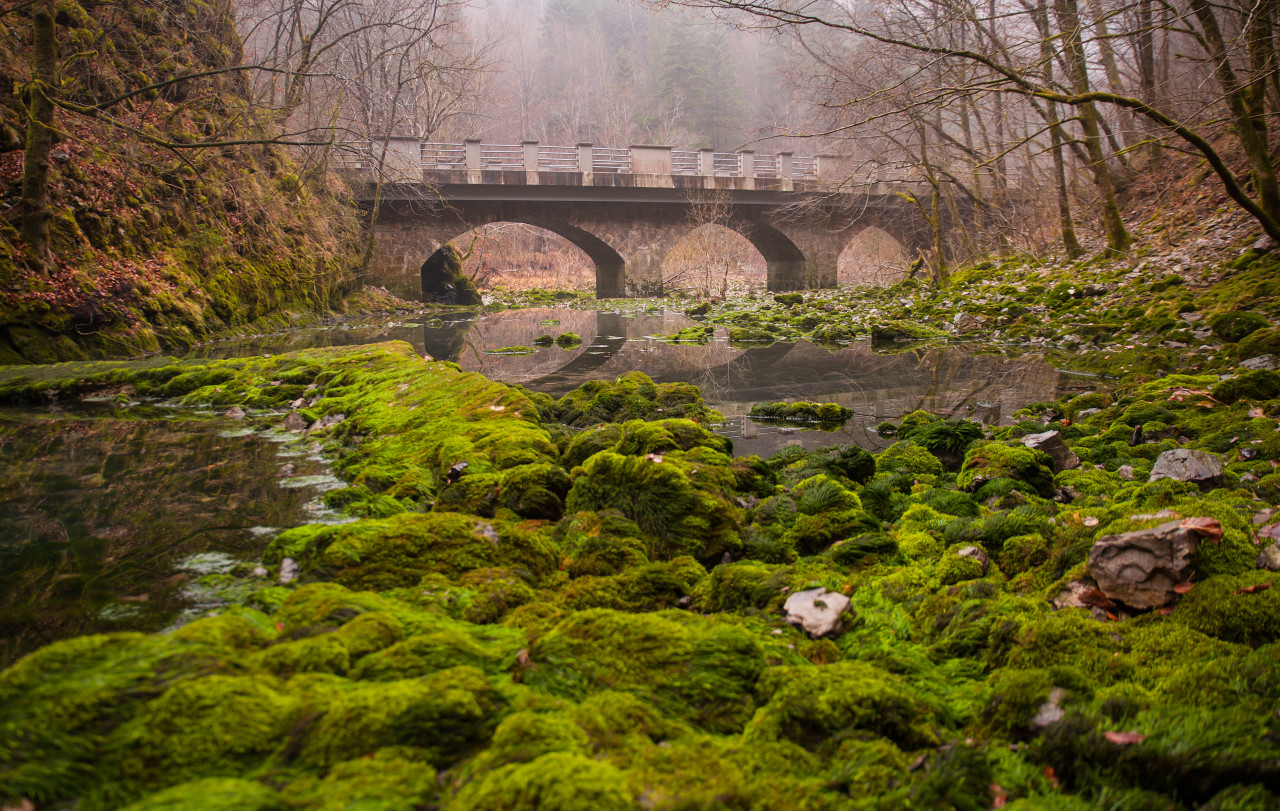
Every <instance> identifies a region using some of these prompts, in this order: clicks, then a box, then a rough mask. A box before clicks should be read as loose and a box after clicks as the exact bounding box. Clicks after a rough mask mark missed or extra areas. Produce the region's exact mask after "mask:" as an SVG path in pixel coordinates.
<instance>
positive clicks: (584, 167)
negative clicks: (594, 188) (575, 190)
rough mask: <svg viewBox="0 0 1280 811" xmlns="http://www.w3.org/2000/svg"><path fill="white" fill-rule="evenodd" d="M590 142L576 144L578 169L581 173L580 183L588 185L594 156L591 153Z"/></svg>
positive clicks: (590, 179)
mask: <svg viewBox="0 0 1280 811" xmlns="http://www.w3.org/2000/svg"><path fill="white" fill-rule="evenodd" d="M591 147H592V144H578V171H579V172H581V173H582V185H584V186H590V185H591V183H592V178H593V176H594V170H593V168H592V162H593V161H594V160H595V157H594V156H593V155H592V154H591V152H592V150H591Z"/></svg>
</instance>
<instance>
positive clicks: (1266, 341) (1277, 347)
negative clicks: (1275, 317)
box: [1236, 329, 1280, 360]
mask: <svg viewBox="0 0 1280 811" xmlns="http://www.w3.org/2000/svg"><path fill="white" fill-rule="evenodd" d="M1236 354H1237V356H1238V357H1240V358H1241V359H1245V360H1247V359H1249V358H1256V357H1259V356H1260V355H1276V354H1280V329H1260V330H1257V331H1255V332H1251V333H1249V335H1248V337H1246V338H1244V339H1242V340H1241V341H1240V343H1239V345H1238V346H1236Z"/></svg>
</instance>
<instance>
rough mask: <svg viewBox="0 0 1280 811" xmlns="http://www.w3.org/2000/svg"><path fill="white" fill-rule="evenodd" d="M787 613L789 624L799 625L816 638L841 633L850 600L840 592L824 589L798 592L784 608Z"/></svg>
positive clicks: (789, 598) (788, 599) (788, 600)
mask: <svg viewBox="0 0 1280 811" xmlns="http://www.w3.org/2000/svg"><path fill="white" fill-rule="evenodd" d="M782 608H783V610H784V611H786V612H787V622H789V623H791V624H792V625H799V626H800V627H801V628H803V629H805V630H806V631H808V632H809V634H810V635H811V636H813V637H814V638H817V637H820V636H826V635H827V634H829V633H832V632H835V631H839V630H840V628H841V625H842V622H841V619H842V617H843V615H844V612H846V611H848V610H849V598H848V597H846V596H844V595H843V594H841V593H840V592H838V591H827V590H826V589H824V588H822V587H818V588H816V589H806V590H805V591H797V592H796V593H795V594H792V595H791V596H790V597H788V598H787V602H786V603H785V604H784V605H783V606H782Z"/></svg>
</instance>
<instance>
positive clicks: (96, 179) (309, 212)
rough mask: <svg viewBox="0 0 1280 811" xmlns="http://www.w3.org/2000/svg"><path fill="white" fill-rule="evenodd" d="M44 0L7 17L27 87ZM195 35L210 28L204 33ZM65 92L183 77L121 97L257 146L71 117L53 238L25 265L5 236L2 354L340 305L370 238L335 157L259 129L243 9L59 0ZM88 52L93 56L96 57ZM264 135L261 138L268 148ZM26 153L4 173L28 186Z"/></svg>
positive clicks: (168, 342)
mask: <svg viewBox="0 0 1280 811" xmlns="http://www.w3.org/2000/svg"><path fill="white" fill-rule="evenodd" d="M31 13H32V8H31V7H24V8H20V9H16V11H15V13H14V14H11V15H8V16H7V17H6V19H5V22H4V25H5V29H4V31H5V35H4V36H3V37H2V38H0V39H2V40H3V44H0V61H2V62H3V64H5V65H6V66H7V67H8V68H9V69H10V71H11V73H12V74H13V75H11V76H10V78H11V79H12V82H13V84H14V85H15V86H18V85H22V84H24V83H25V82H27V81H29V79H30V77H29V76H28V75H26V74H27V72H28V71H29V70H30V65H31V54H30V49H31V41H32V34H31ZM192 32H200V33H199V34H198V35H193V34H192ZM55 35H56V37H57V39H58V44H59V52H60V53H61V54H62V56H63V60H62V61H61V63H60V83H59V88H58V89H59V93H60V95H61V96H62V98H63V99H64V100H66V101H68V102H70V103H72V104H82V105H91V104H95V103H98V102H101V101H102V100H103V99H104V98H111V97H117V96H124V95H126V94H128V93H130V92H131V91H134V90H137V89H139V88H144V87H147V86H149V85H152V84H159V83H162V82H164V81H166V80H168V79H170V78H174V77H178V76H183V75H192V74H195V75H198V76H199V77H200V78H196V79H189V80H185V81H180V82H177V83H174V84H171V85H167V86H163V85H162V86H161V88H160V89H159V90H158V91H153V92H147V93H142V94H140V95H138V96H137V97H136V98H134V99H132V100H128V101H125V102H123V103H122V104H119V105H117V106H115V107H113V108H111V109H110V111H109V113H110V118H111V119H112V120H116V121H123V122H127V123H128V124H129V125H131V126H134V127H136V128H139V129H141V130H144V131H148V132H150V133H151V134H152V135H153V136H154V137H157V138H159V139H161V140H173V141H177V142H187V143H190V142H195V141H200V140H208V139H209V138H210V136H211V135H212V136H213V140H217V141H233V142H245V143H243V144H241V145H229V146H225V147H220V148H217V149H208V150H199V149H184V150H181V151H182V152H183V153H184V154H183V155H182V156H177V155H176V154H175V153H174V152H173V151H170V150H164V149H162V148H160V147H156V146H150V145H147V144H146V143H144V142H143V141H142V140H141V139H139V138H137V137H136V136H135V135H133V134H132V133H130V132H128V131H126V130H125V129H123V128H116V127H113V126H111V124H109V123H107V119H106V117H98V118H96V119H90V118H88V117H82V116H74V115H71V114H70V113H67V112H61V113H60V120H59V121H58V123H57V127H58V130H59V133H60V135H59V137H58V139H57V140H58V141H59V143H58V145H57V149H58V150H59V152H58V154H59V155H65V157H66V159H65V160H58V161H55V162H54V163H53V166H52V169H51V179H50V197H51V204H52V213H53V219H52V221H51V232H50V238H51V248H52V251H53V254H54V259H55V261H53V262H52V263H49V265H48V267H47V268H46V269H45V271H44V272H39V271H37V270H36V269H34V268H32V267H30V266H28V264H27V263H26V262H25V260H24V259H23V245H22V243H21V239H20V237H19V236H18V233H17V231H16V230H15V229H13V228H11V227H7V226H6V228H5V229H4V230H3V233H2V236H3V239H0V290H2V292H0V362H5V363H32V362H35V363H49V362H53V361H58V360H70V359H78V358H88V357H112V356H124V355H130V354H139V353H142V352H154V351H157V350H159V349H161V348H163V347H166V346H185V345H189V344H191V343H194V342H196V341H199V340H203V339H206V338H208V337H210V336H211V335H215V334H219V333H224V332H226V331H228V330H235V329H244V328H246V327H247V326H248V325H251V324H252V325H258V326H262V325H265V324H270V325H276V326H279V325H284V324H288V323H297V322H298V321H301V320H305V319H307V318H312V319H314V318H315V317H316V316H317V314H319V313H323V312H326V311H330V310H334V309H340V308H341V306H342V301H341V298H342V294H343V293H344V292H346V290H347V289H348V288H349V286H350V284H351V275H350V274H351V270H352V269H353V268H354V267H355V266H356V264H357V263H358V260H359V251H360V248H361V239H360V233H359V232H360V224H359V221H358V216H357V214H356V212H355V211H354V209H352V208H351V207H350V206H349V205H347V202H346V199H345V198H346V196H347V194H346V191H345V189H344V188H343V187H342V185H341V183H340V182H338V181H337V180H336V179H335V178H334V177H333V176H332V175H330V174H329V173H328V170H327V169H326V168H325V166H324V165H323V164H321V165H319V166H317V165H314V164H313V165H311V166H310V167H309V168H307V167H303V166H301V165H299V164H297V163H296V161H295V157H296V156H294V155H292V154H290V152H289V151H288V150H287V149H286V148H284V147H280V146H272V145H270V144H269V143H267V142H269V141H270V140H271V139H272V132H271V131H270V127H269V126H267V125H265V124H262V123H259V122H258V120H257V118H256V114H255V111H254V110H253V107H252V102H251V99H250V93H249V86H248V83H247V82H246V81H245V80H244V74H243V73H238V72H227V71H225V70H224V69H225V68H228V67H233V66H234V65H235V64H236V63H237V62H238V60H239V59H240V51H241V46H240V41H239V37H238V35H237V34H236V31H235V21H234V19H233V17H232V10H231V7H230V6H217V5H207V4H202V3H178V4H169V5H166V6H164V7H163V8H144V7H140V6H139V7H130V8H127V9H115V8H110V7H105V6H101V5H97V4H92V3H85V4H83V5H81V4H77V3H76V2H73V1H72V0H68V1H67V2H59V3H58V4H57V13H56V17H55ZM90 56H91V58H90ZM0 104H2V105H3V106H4V110H5V116H3V117H4V118H5V119H6V120H7V121H9V122H12V123H11V124H7V125H6V126H5V128H4V129H5V132H6V133H12V134H13V136H14V138H15V140H17V141H18V142H20V141H21V138H22V134H23V133H22V130H23V129H24V128H25V124H23V123H21V122H24V121H25V113H24V112H21V111H20V105H22V104H24V102H23V100H22V99H21V98H20V97H19V96H18V95H14V94H6V97H5V99H4V100H3V101H0ZM255 142H260V143H255ZM20 167H21V161H20V160H14V161H5V162H4V163H3V165H2V168H0V182H4V183H6V184H10V183H12V184H14V186H15V187H16V184H17V181H18V179H19V172H20Z"/></svg>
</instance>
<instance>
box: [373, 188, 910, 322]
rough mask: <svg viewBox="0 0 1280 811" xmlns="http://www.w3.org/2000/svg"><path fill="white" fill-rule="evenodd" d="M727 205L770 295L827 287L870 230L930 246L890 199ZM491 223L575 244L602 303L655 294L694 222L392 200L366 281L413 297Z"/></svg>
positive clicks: (545, 205)
mask: <svg viewBox="0 0 1280 811" xmlns="http://www.w3.org/2000/svg"><path fill="white" fill-rule="evenodd" d="M446 200H447V198H446ZM726 209H727V211H728V214H727V216H726V217H725V218H723V220H722V221H721V222H720V224H722V225H724V226H725V227H727V228H730V229H732V230H734V231H737V232H738V233H740V234H742V235H743V236H744V237H746V238H747V239H748V240H749V241H750V242H751V243H752V244H753V245H754V246H755V247H756V249H757V250H759V251H760V253H761V255H763V257H764V259H765V263H766V267H767V273H768V278H767V286H768V289H769V290H773V291H786V290H801V289H809V288H821V287H834V286H835V284H836V265H837V263H838V261H839V258H840V254H841V252H842V251H843V250H844V248H845V246H847V245H848V243H849V241H850V240H852V239H853V237H855V236H856V235H857V234H859V233H860V232H861V231H862V230H863V229H864V228H866V227H868V226H876V227H878V228H880V229H882V230H884V231H885V232H887V233H889V234H890V235H891V236H893V237H894V238H895V239H897V240H898V241H899V242H900V243H901V244H902V245H903V246H904V248H906V249H907V251H908V252H910V253H918V252H920V251H923V250H926V249H927V248H928V245H929V232H928V226H927V223H926V222H925V221H924V219H923V217H921V216H920V214H919V212H918V211H917V210H916V209H915V208H914V206H911V205H910V204H908V203H905V202H904V201H902V200H901V199H900V198H897V197H892V196H886V197H883V198H879V199H873V198H866V199H864V200H862V201H861V204H860V205H847V204H846V205H840V206H835V205H821V204H816V205H805V206H795V205H792V206H767V205H759V204H744V203H733V204H729V205H728V206H726ZM495 222H516V223H526V224H529V225H533V226H537V227H539V228H545V229H546V230H548V231H551V232H553V233H555V234H558V235H560V236H562V237H564V238H565V239H567V240H569V241H570V242H571V243H573V244H574V245H576V246H578V247H579V248H581V249H582V250H583V251H584V252H585V253H586V254H587V256H589V257H590V258H591V260H592V261H593V262H594V263H595V266H596V295H597V296H598V297H600V298H617V297H637V296H652V295H658V294H660V293H661V292H662V264H663V261H664V260H665V259H666V256H667V254H668V253H669V252H670V251H671V250H672V248H674V247H675V245H676V243H678V242H679V241H680V240H681V239H683V238H684V237H686V236H688V235H689V233H690V232H691V231H693V229H694V228H696V227H697V225H698V223H697V222H695V221H694V220H693V219H692V218H691V217H690V209H689V204H688V202H687V201H676V202H665V201H664V202H637V201H619V202H610V201H607V200H595V201H573V200H565V201H560V200H447V202H444V203H440V202H436V203H434V204H430V205H428V204H426V203H423V202H421V201H416V200H391V201H388V202H384V203H383V205H382V207H381V210H380V215H379V218H378V222H377V223H376V225H375V235H374V245H375V250H374V256H373V260H372V262H371V264H370V267H369V274H368V276H367V277H366V279H365V281H366V282H367V283H370V284H375V285H379V286H382V287H385V288H387V289H388V290H390V291H391V292H393V293H395V294H396V295H398V296H401V297H402V298H407V299H421V298H422V285H421V267H422V264H423V263H424V262H425V261H426V260H427V258H428V257H429V256H431V254H432V253H434V252H435V251H436V250H438V249H439V248H440V247H442V246H443V245H444V244H445V243H447V242H449V241H451V240H455V239H457V238H458V237H460V236H461V235H463V234H465V233H466V232H467V231H469V230H471V229H473V228H476V227H478V226H481V225H486V224H489V223H495ZM458 247H459V248H460V249H465V247H466V246H465V244H459V245H458Z"/></svg>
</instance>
